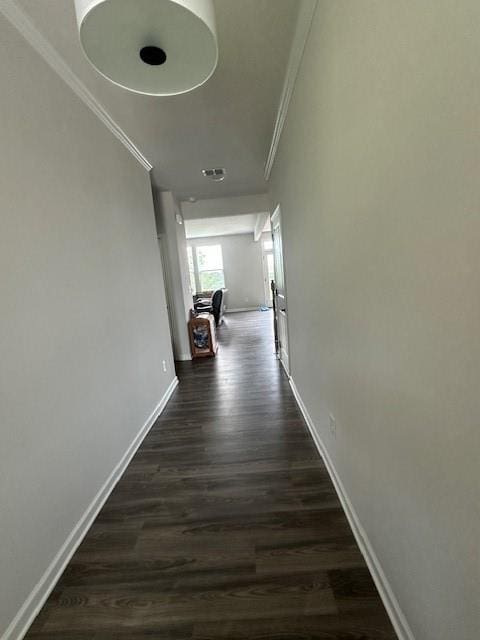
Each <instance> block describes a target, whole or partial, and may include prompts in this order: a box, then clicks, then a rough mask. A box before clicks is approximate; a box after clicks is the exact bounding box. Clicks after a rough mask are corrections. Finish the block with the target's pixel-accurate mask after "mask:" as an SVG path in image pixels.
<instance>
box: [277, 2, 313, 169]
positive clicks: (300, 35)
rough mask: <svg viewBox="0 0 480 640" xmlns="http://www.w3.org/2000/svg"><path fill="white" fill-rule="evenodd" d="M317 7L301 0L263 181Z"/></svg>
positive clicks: (279, 133)
mask: <svg viewBox="0 0 480 640" xmlns="http://www.w3.org/2000/svg"><path fill="white" fill-rule="evenodd" d="M316 7H317V0H302V2H301V5H300V9H299V13H298V18H297V24H296V27H295V33H294V35H293V40H292V46H291V48H290V55H289V58H288V64H287V71H286V73H285V79H284V81H283V89H282V95H281V97H280V104H279V106H278V111H277V117H276V119H275V127H274V129H273V136H272V142H271V144H270V149H269V152H268V156H267V161H266V163H265V174H264V175H265V180H266V181H268V180H269V178H270V173H271V171H272V167H273V163H274V162H275V156H276V155H277V150H278V145H279V143H280V137H281V135H282V131H283V127H284V126H285V120H286V118H287V113H288V107H289V105H290V100H291V98H292V94H293V90H294V88H295V81H296V79H297V75H298V70H299V68H300V63H301V61H302V56H303V51H304V49H305V45H306V42H307V38H308V34H309V32H310V27H311V24H312V20H313V15H314V13H315V9H316Z"/></svg>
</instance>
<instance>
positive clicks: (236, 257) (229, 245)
mask: <svg viewBox="0 0 480 640" xmlns="http://www.w3.org/2000/svg"><path fill="white" fill-rule="evenodd" d="M187 244H188V245H189V246H192V247H196V246H202V245H203V246H204V245H212V244H219V245H221V247H222V253H223V271H224V275H225V286H226V287H227V289H228V292H227V295H226V297H225V304H226V307H227V311H228V310H231V309H246V308H252V309H253V308H256V307H258V306H259V305H262V304H265V288H264V283H263V262H262V243H261V242H254V241H253V234H252V233H241V234H237V235H231V236H214V237H213V238H192V239H190V240H187Z"/></svg>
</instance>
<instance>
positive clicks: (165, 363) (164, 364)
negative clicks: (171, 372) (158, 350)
mask: <svg viewBox="0 0 480 640" xmlns="http://www.w3.org/2000/svg"><path fill="white" fill-rule="evenodd" d="M162 364H163V370H164V371H165V372H166V371H167V362H166V360H162Z"/></svg>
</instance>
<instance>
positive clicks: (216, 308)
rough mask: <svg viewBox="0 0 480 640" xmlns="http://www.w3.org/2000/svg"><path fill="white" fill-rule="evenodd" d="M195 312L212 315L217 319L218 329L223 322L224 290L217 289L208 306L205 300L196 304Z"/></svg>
mask: <svg viewBox="0 0 480 640" xmlns="http://www.w3.org/2000/svg"><path fill="white" fill-rule="evenodd" d="M195 311H199V312H205V311H208V313H212V314H213V317H214V318H215V324H216V326H217V327H218V325H219V324H220V323H221V322H222V320H223V289H216V290H215V291H214V292H213V294H212V298H211V300H210V302H209V303H208V304H206V303H205V301H204V300H202V301H199V302H196V303H195Z"/></svg>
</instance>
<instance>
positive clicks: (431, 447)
mask: <svg viewBox="0 0 480 640" xmlns="http://www.w3.org/2000/svg"><path fill="white" fill-rule="evenodd" d="M479 60H480V3H478V2H477V1H476V0H475V1H474V0H460V1H459V2H451V0H417V1H415V2H396V1H394V0H382V1H381V2H374V1H370V0H358V1H356V2H351V1H346V0H335V1H334V2H333V1H327V0H325V1H322V0H321V1H320V2H319V4H318V9H317V13H316V16H315V19H314V23H313V26H312V29H311V32H310V36H309V40H308V43H307V47H306V50H305V54H304V58H303V63H302V66H301V69H300V74H299V78H298V81H297V85H296V89H295V93H294V97H293V101H292V103H291V106H290V110H289V113H288V118H287V123H286V129H285V130H284V133H283V136H282V138H281V143H280V149H279V153H278V156H277V159H276V162H275V166H274V169H273V173H272V181H271V194H272V203H273V204H275V203H276V202H280V204H281V207H282V213H283V220H284V240H285V260H286V270H287V285H288V292H289V319H290V344H291V354H290V356H291V365H292V373H293V378H294V380H295V383H296V385H297V387H298V388H299V390H300V394H301V396H302V398H303V400H304V402H305V403H306V406H307V409H308V411H309V413H310V415H311V417H312V418H313V421H314V422H315V424H316V428H317V430H318V433H319V434H320V436H321V438H322V439H323V440H324V443H325V446H326V447H327V449H328V451H329V453H330V456H331V458H332V459H333V462H334V464H335V466H336V468H337V471H338V473H339V475H340V477H341V478H342V480H343V483H344V485H345V487H346V489H347V493H348V494H349V496H350V498H351V501H352V503H353V506H354V508H355V509H356V511H357V513H358V516H359V518H360V521H361V523H362V524H363V526H364V528H365V530H366V533H367V535H368V537H369V539H370V541H371V543H372V545H373V548H374V550H375V552H376V554H377V556H378V558H379V560H380V562H381V565H382V566H383V569H384V571H385V573H386V575H387V578H388V580H389V582H390V584H391V586H392V588H393V591H394V593H395V595H396V596H397V598H398V600H399V602H400V605H401V607H402V609H403V612H404V613H405V615H406V617H407V619H408V621H409V623H410V626H411V628H412V630H413V632H414V635H415V637H416V639H417V640H452V639H453V638H455V640H473V639H474V638H478V637H479V634H480V619H479V611H480V608H479V602H480V560H479V540H480V528H479V519H480V518H479V509H478V505H479V502H478V500H479V493H480V491H479V490H480V474H479V452H480V448H479V433H480V429H479V416H480V394H479V391H478V388H479V380H480V340H479V327H480V296H479V290H480V252H479V246H480V210H479V203H480V180H479V167H480V162H479V161H480V140H479V120H478V115H479V113H480V77H479V63H478V61H479ZM329 412H331V413H332V414H334V415H335V417H336V420H337V437H336V439H335V438H333V437H332V436H331V435H330V433H329V429H328V414H329Z"/></svg>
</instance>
